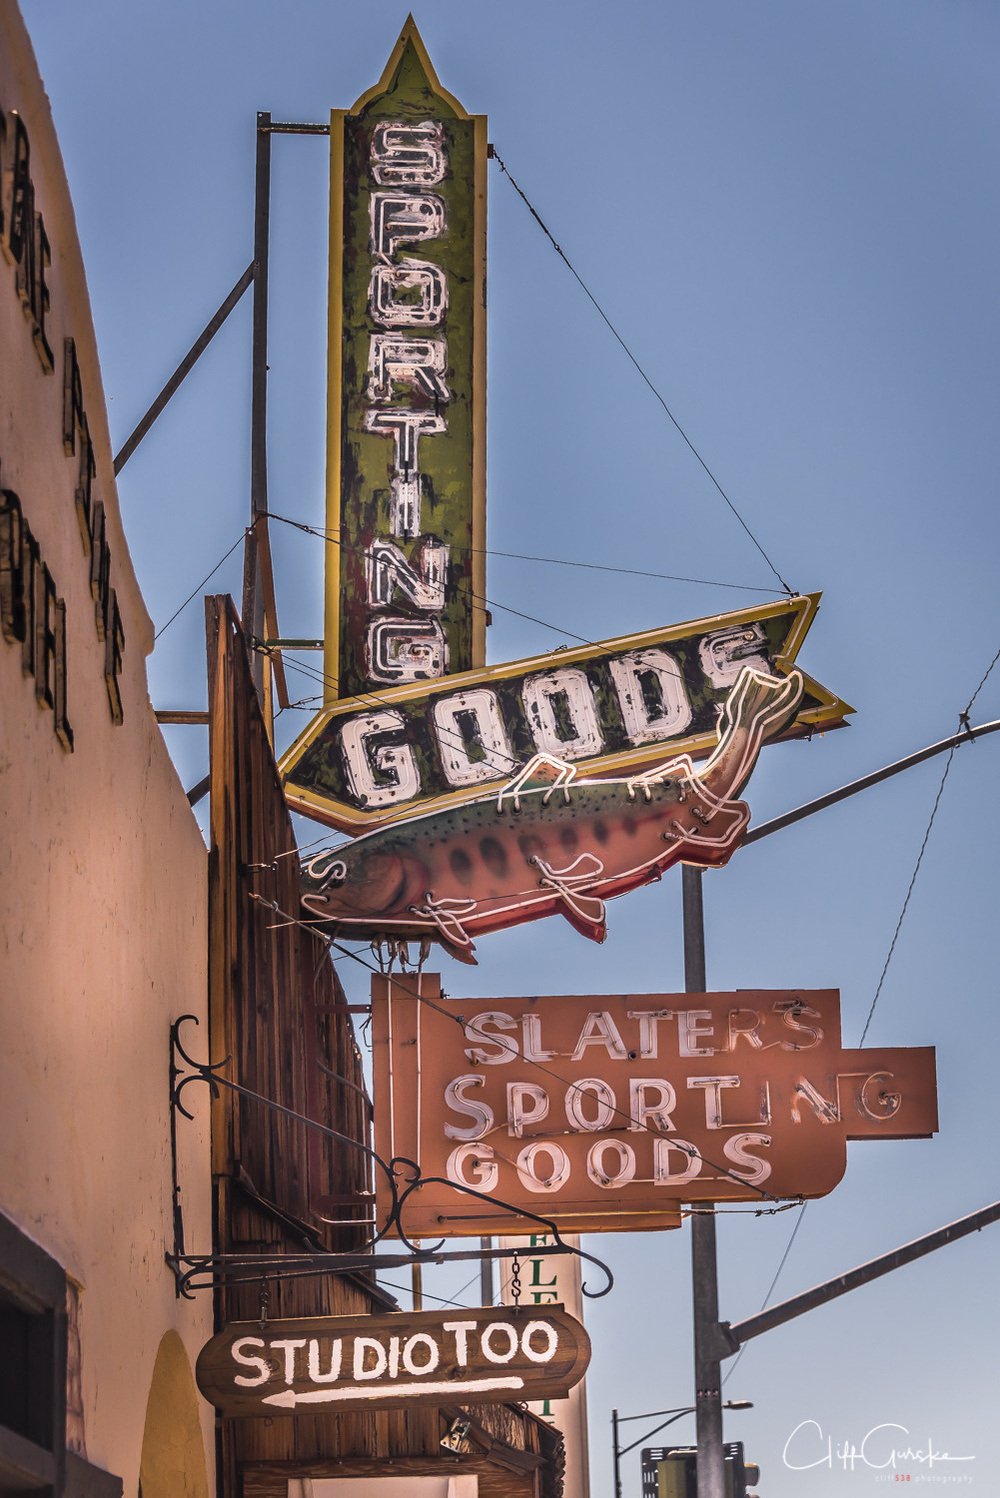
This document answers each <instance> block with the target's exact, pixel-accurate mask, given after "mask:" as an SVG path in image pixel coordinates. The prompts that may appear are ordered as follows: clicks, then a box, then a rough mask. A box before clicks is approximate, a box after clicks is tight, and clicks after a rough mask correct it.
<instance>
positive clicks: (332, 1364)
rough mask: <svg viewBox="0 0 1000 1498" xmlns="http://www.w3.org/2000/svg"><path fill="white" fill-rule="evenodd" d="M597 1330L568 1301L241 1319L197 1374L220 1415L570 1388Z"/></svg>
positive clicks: (206, 1351)
mask: <svg viewBox="0 0 1000 1498" xmlns="http://www.w3.org/2000/svg"><path fill="white" fill-rule="evenodd" d="M589 1362H590V1339H589V1338H588V1336H587V1333H586V1332H585V1331H584V1329H583V1326H582V1325H581V1324H580V1322H579V1321H575V1320H574V1319H573V1317H572V1316H568V1315H567V1314H566V1313H565V1311H564V1310H563V1308H562V1306H545V1307H544V1309H542V1308H539V1307H537V1306H530V1307H526V1308H525V1309H524V1310H519V1309H517V1308H516V1307H510V1306H498V1307H482V1308H471V1309H468V1310H466V1309H464V1308H461V1307H459V1308H456V1309H455V1310H454V1311H452V1312H445V1313H440V1312H437V1311H415V1312H410V1313H405V1312H399V1313H395V1314H390V1315H385V1316H360V1317H359V1316H322V1317H308V1318H304V1319H302V1320H297V1321H272V1322H269V1323H268V1324H267V1325H266V1326H264V1327H263V1328H262V1327H261V1326H260V1323H259V1322H256V1321H247V1322H239V1323H233V1324H231V1325H229V1326H227V1327H225V1328H224V1330H223V1331H222V1332H220V1333H219V1335H218V1336H217V1337H213V1338H212V1340H211V1342H208V1343H206V1345H205V1346H204V1347H203V1348H202V1350H201V1353H200V1354H199V1356H198V1364H197V1368H196V1370H195V1376H196V1378H197V1381H198V1387H199V1389H200V1390H201V1392H202V1393H203V1394H204V1396H205V1398H206V1399H207V1400H208V1401H209V1402H210V1403H211V1404H214V1405H215V1407H216V1409H217V1410H218V1411H219V1413H220V1414H222V1415H230V1416H246V1415H263V1416H268V1417H273V1416H275V1415H280V1414H283V1413H288V1414H291V1413H293V1412H296V1411H297V1412H299V1413H301V1414H322V1413H324V1412H325V1411H326V1412H333V1413H340V1412H346V1411H351V1410H387V1409H406V1408H408V1407H410V1406H413V1405H416V1404H424V1405H435V1406H436V1405H441V1404H450V1403H452V1402H457V1403H459V1404H502V1403H503V1402H504V1401H506V1400H522V1399H527V1398H529V1397H530V1398H535V1399H548V1398H561V1397H562V1396H563V1395H565V1394H566V1393H567V1392H568V1391H569V1390H570V1389H571V1388H572V1387H573V1385H574V1384H576V1383H578V1382H579V1380H580V1379H581V1378H582V1377H583V1375H584V1373H585V1372H586V1371H587V1365H588V1364H589Z"/></svg>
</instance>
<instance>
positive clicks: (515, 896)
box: [302, 667, 803, 963]
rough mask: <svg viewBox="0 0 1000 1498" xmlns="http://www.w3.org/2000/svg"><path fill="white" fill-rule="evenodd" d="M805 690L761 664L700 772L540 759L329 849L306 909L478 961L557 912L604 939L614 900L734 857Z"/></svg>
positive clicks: (328, 922)
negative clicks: (460, 799)
mask: <svg viewBox="0 0 1000 1498" xmlns="http://www.w3.org/2000/svg"><path fill="white" fill-rule="evenodd" d="M802 693H803V681H802V675H801V672H798V671H793V672H791V673H790V674H789V675H788V676H787V677H775V676H767V675H764V674H763V673H762V672H758V671H755V670H753V669H752V668H750V667H747V668H745V669H744V670H743V671H742V672H741V673H740V675H739V677H738V678H737V680H736V683H735V685H734V686H733V688H732V690H731V692H730V694H729V696H728V698H727V699H726V703H725V706H724V707H723V709H722V713H721V716H720V719H719V728H718V734H719V742H718V746H717V747H716V749H715V750H714V751H713V753H712V755H711V757H710V758H709V759H708V760H707V761H706V762H705V764H704V765H703V766H702V768H701V769H700V770H696V769H695V767H694V765H693V763H692V761H691V758H690V756H689V755H686V754H684V755H680V756H677V757H675V758H673V759H669V760H666V761H664V763H663V764H662V765H657V766H656V767H655V768H653V769H652V770H648V771H646V772H645V773H644V774H641V775H634V776H632V777H631V778H629V779H611V780H577V779H576V770H575V769H574V767H573V766H572V765H570V764H566V763H565V762H564V761H562V760H559V759H555V758H553V757H552V756H551V755H547V754H537V755H535V757H534V758H533V759H531V760H529V761H528V763H527V764H526V765H524V766H523V768H522V769H521V770H519V771H518V773H517V774H516V775H515V776H514V778H513V779H512V780H510V781H508V783H507V784H506V785H505V786H504V787H503V789H502V790H501V791H500V792H499V793H496V792H493V793H491V794H490V795H489V796H485V797H481V798H480V799H478V800H475V801H469V802H466V803H465V804H464V805H461V806H457V807H449V808H447V809H446V810H443V811H438V812H428V813H426V814H425V815H423V816H415V817H410V818H405V819H403V820H401V821H399V822H394V823H390V824H389V825H387V826H383V827H379V828H376V829H375V830H374V831H372V832H367V833H363V834H362V835H361V836H359V837H357V838H355V839H354V841H353V842H351V843H347V844H344V845H341V846H339V847H336V848H331V849H326V850H324V851H323V852H321V853H318V854H316V855H314V856H313V857H312V858H310V859H309V860H308V862H307V863H306V864H305V865H304V868H303V880H302V905H303V907H304V909H305V918H306V919H307V920H310V923H311V924H314V925H317V926H319V927H321V928H323V929H328V930H329V931H330V933H331V934H336V935H342V936H346V937H356V938H359V939H362V940H368V939H374V940H388V941H400V942H404V941H410V940H427V939H430V940H434V941H438V942H440V943H441V945H442V946H443V947H444V948H445V950H446V951H448V952H450V953H451V954H452V956H453V957H457V958H459V960H460V961H462V962H471V963H474V962H475V961H476V959H475V956H474V955H473V953H474V951H475V948H474V946H473V937H474V936H479V935H482V934H485V933H486V932H489V931H499V930H502V929H503V928H505V927H507V926H516V925H519V924H520V923H521V922H523V921H535V920H539V919H540V918H541V917H542V916H547V915H554V914H557V913H558V914H561V915H563V916H565V917H566V919H567V920H568V921H569V922H570V924H571V925H572V926H574V927H575V928H576V930H577V931H579V932H581V934H582V935H584V936H587V937H590V939H591V940H592V941H598V942H601V941H603V940H604V938H605V936H606V934H607V931H606V925H605V910H604V902H605V901H606V900H609V899H612V898H613V897H614V896H615V895H623V894H626V893H627V892H628V891H629V890H631V889H636V888H638V886H639V885H641V884H648V883H649V882H650V881H652V880H654V879H659V878H660V876H661V874H662V873H663V872H664V870H665V869H668V868H671V867H672V866H673V865H674V864H675V863H679V862H682V861H683V862H685V863H692V864H697V865H699V866H700V867H702V868H718V867H720V866H721V865H722V864H724V863H726V862H727V861H728V860H729V858H730V857H731V855H732V854H733V853H734V852H735V850H736V848H737V847H738V846H739V844H740V842H741V841H742V838H743V835H744V833H745V832H746V829H747V826H748V824H749V821H750V808H749V807H748V806H747V805H746V803H745V802H743V801H739V800H735V799H734V798H735V797H737V796H738V795H739V794H740V792H741V791H742V789H743V787H744V786H745V785H746V783H747V781H748V780H749V779H750V775H751V773H752V771H753V768H754V765H755V764H756V762H757V756H758V754H759V753H760V749H761V746H762V745H763V744H764V743H765V742H766V741H767V740H768V739H770V738H774V737H775V736H776V735H778V734H780V733H781V732H782V730H783V729H784V728H786V727H787V726H788V724H789V723H790V722H791V720H792V719H793V717H794V716H795V713H796V712H797V710H798V706H799V703H800V701H801V699H802Z"/></svg>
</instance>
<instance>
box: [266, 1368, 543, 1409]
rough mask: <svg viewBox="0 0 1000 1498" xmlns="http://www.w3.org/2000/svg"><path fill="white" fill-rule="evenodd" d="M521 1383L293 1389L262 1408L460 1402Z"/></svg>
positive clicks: (496, 1380) (491, 1381)
mask: <svg viewBox="0 0 1000 1498" xmlns="http://www.w3.org/2000/svg"><path fill="white" fill-rule="evenodd" d="M523 1388H524V1379H523V1378H518V1377H516V1375H512V1376H511V1377H509V1378H470V1379H467V1380H463V1379H458V1378H456V1379H448V1380H447V1382H441V1383H434V1384H428V1383H419V1384H395V1383H394V1384H390V1383H380V1384H376V1385H374V1386H373V1387H369V1388H364V1389H360V1388H358V1387H357V1386H356V1385H351V1386H350V1387H349V1388H346V1389H310V1390H308V1392H307V1393H305V1394H296V1392H295V1390H294V1389H283V1390H282V1391H281V1393H280V1394H265V1395H264V1398H263V1400H262V1403H263V1404H276V1405H277V1406H278V1407H279V1409H283V1410H292V1409H294V1408H295V1406H296V1405H297V1404H337V1403H340V1402H343V1401H345V1400H348V1399H384V1398H385V1397H386V1395H387V1394H388V1395H391V1396H392V1398H393V1399H396V1398H398V1396H399V1395H400V1394H452V1395H454V1397H455V1398H456V1399H460V1398H461V1397H462V1395H463V1394H489V1393H491V1392H492V1391H493V1390H494V1389H523Z"/></svg>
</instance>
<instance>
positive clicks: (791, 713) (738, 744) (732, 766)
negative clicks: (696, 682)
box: [702, 666, 805, 797]
mask: <svg viewBox="0 0 1000 1498" xmlns="http://www.w3.org/2000/svg"><path fill="white" fill-rule="evenodd" d="M804 691H805V682H804V681H803V678H802V672H801V671H790V672H789V674H788V675H787V676H767V675H765V673H764V672H762V671H755V670H754V669H753V667H752V666H746V667H744V669H743V670H742V671H741V672H740V674H739V676H738V677H737V679H736V685H735V686H734V687H733V689H732V691H731V692H730V693H729V696H728V697H727V698H726V702H725V706H724V707H723V709H722V715H721V717H720V719H719V745H718V748H717V749H716V750H715V751H714V753H713V754H712V756H711V758H710V759H709V760H708V763H707V764H706V765H705V768H704V770H703V771H702V775H703V777H704V778H705V779H706V780H709V781H711V780H714V779H718V780H723V781H724V782H725V795H726V796H729V797H732V796H738V795H739V793H740V791H741V790H742V789H743V787H744V786H745V785H746V783H747V781H748V780H749V779H750V774H751V771H752V770H753V767H754V765H755V763H756V761H757V755H758V754H759V753H760V749H761V745H762V744H766V743H767V741H768V739H773V738H776V737H777V735H778V734H780V733H782V732H783V731H784V730H785V729H786V728H787V727H788V725H789V724H790V723H791V722H792V720H793V719H794V717H795V714H796V713H797V712H798V710H799V704H800V703H801V701H802V695H803V692H804Z"/></svg>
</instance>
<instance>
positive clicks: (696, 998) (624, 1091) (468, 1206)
mask: <svg viewBox="0 0 1000 1498" xmlns="http://www.w3.org/2000/svg"><path fill="white" fill-rule="evenodd" d="M417 982H418V980H417V978H416V976H413V975H404V976H402V977H400V978H391V979H390V978H385V977H377V978H375V979H374V980H373V985H372V1002H373V1010H374V1030H373V1044H374V1067H375V1140H376V1147H377V1149H378V1150H379V1153H380V1154H381V1155H383V1156H384V1157H385V1158H389V1157H390V1156H395V1155H400V1156H405V1157H408V1158H410V1159H414V1160H419V1161H420V1165H421V1169H422V1174H423V1176H424V1177H425V1178H427V1177H441V1178H443V1180H444V1182H445V1183H446V1182H448V1181H452V1182H454V1183H455V1184H456V1185H464V1186H468V1187H472V1188H473V1190H475V1191H477V1192H480V1193H482V1196H483V1197H484V1198H485V1200H481V1201H477V1199H476V1198H475V1197H471V1196H469V1195H468V1194H465V1193H462V1192H458V1191H454V1190H452V1189H450V1188H449V1186H448V1185H447V1184H438V1183H437V1182H436V1181H435V1180H429V1181H428V1184H427V1185H425V1186H421V1188H420V1189H419V1190H418V1191H415V1192H414V1193H413V1194H412V1196H411V1198H410V1199H409V1200H408V1201H407V1205H406V1231H407V1233H410V1234H412V1235H413V1236H414V1237H417V1238H423V1237H432V1236H433V1237H443V1236H446V1235H451V1236H454V1237H470V1236H478V1235H481V1234H500V1233H515V1232H517V1231H518V1229H519V1228H520V1231H521V1232H523V1231H524V1230H525V1227H526V1223H525V1219H523V1218H521V1219H518V1217H517V1215H516V1208H518V1207H519V1206H520V1207H524V1208H525V1209H526V1210H528V1211H529V1212H531V1213H533V1214H535V1216H536V1217H542V1218H549V1219H552V1220H553V1221H554V1222H555V1223H556V1225H557V1226H558V1227H559V1228H560V1229H561V1230H565V1231H567V1232H579V1231H583V1232H594V1231H598V1232H599V1231H611V1230H618V1229H622V1230H634V1229H643V1228H653V1227H664V1226H675V1225H678V1224H679V1217H678V1216H677V1212H678V1208H679V1205H680V1203H682V1202H699V1201H711V1202H722V1203H727V1202H757V1203H758V1204H766V1203H767V1202H770V1201H775V1200H779V1199H782V1198H789V1197H799V1196H801V1197H817V1196H825V1195H826V1194H827V1193H828V1192H830V1191H832V1190H833V1188H834V1187H835V1186H836V1185H837V1183H838V1182H839V1181H840V1179H841V1177H842V1176H843V1174H844V1170H845V1168H846V1163H847V1141H848V1140H849V1139H923V1138H928V1137H930V1135H932V1134H933V1133H934V1132H935V1131H936V1129H937V1095H936V1086H935V1072H934V1051H933V1049H932V1048H931V1047H926V1046H918V1047H913V1048H907V1049H874V1048H873V1049H865V1050H843V1049H842V1048H841V1042H840V996H839V994H838V992H837V990H836V989H820V990H803V989H797V990H753V991H750V990H748V991H740V992H737V993H704V994H701V993H686V994H613V995H608V996H602V997H594V996H585V997H580V996H577V995H573V996H558V997H556V996H545V997H542V998H515V999H447V1000H442V999H441V997H440V980H439V979H437V978H435V977H433V976H431V975H430V974H427V973H424V974H422V975H421V977H420V980H419V982H420V995H421V998H423V999H429V1000H431V1003H423V1002H421V1001H420V999H418V998H417V997H415V994H416V990H417ZM380 1175H381V1172H377V1173H376V1180H377V1181H378V1188H377V1189H378V1191H379V1194H380V1197H384V1195H385V1191H384V1187H383V1185H382V1182H381V1180H379V1176H380ZM491 1197H492V1198H495V1202H491V1201H490V1198H491ZM505 1204H509V1205H505ZM387 1206H388V1203H386V1202H383V1201H381V1200H380V1203H379V1216H380V1220H381V1219H382V1218H383V1217H384V1209H385V1208H386V1207H387ZM511 1207H513V1208H514V1209H515V1210H514V1211H512V1210H511ZM671 1218H672V1219H673V1220H671Z"/></svg>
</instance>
